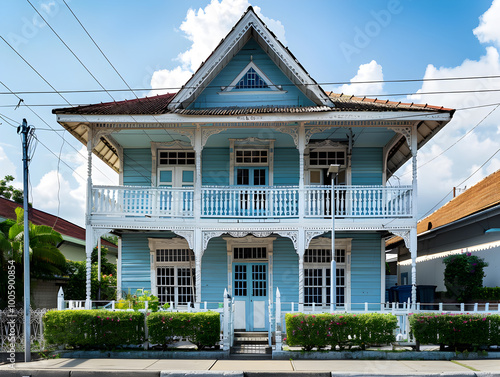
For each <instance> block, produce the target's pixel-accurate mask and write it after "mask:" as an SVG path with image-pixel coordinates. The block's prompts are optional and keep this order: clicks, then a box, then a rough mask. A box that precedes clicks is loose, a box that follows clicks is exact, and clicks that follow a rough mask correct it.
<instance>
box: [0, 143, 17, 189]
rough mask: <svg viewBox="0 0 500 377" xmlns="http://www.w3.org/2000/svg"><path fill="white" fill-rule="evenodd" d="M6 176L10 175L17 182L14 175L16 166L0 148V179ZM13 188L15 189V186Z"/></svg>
mask: <svg viewBox="0 0 500 377" xmlns="http://www.w3.org/2000/svg"><path fill="white" fill-rule="evenodd" d="M6 175H12V176H13V177H14V178H17V179H18V180H19V177H18V176H17V175H16V165H14V163H13V162H12V161H11V160H10V159H9V157H8V156H7V154H6V153H5V151H4V149H3V147H1V146H0V179H3V178H4V177H5V176H6ZM13 186H16V187H17V185H13Z"/></svg>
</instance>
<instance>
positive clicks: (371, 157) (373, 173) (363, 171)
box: [351, 148, 383, 185]
mask: <svg viewBox="0 0 500 377" xmlns="http://www.w3.org/2000/svg"><path fill="white" fill-rule="evenodd" d="M351 168H352V170H351V172H352V173H351V177H352V184H353V185H381V184H383V182H382V174H383V162H382V148H353V150H352V158H351Z"/></svg>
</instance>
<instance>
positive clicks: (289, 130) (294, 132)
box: [275, 126, 299, 148]
mask: <svg viewBox="0 0 500 377" xmlns="http://www.w3.org/2000/svg"><path fill="white" fill-rule="evenodd" d="M275 129H276V131H279V132H281V133H284V134H288V135H290V136H291V137H292V138H293V142H294V144H295V146H296V147H297V148H298V147H299V127H297V126H281V127H276V128H275Z"/></svg>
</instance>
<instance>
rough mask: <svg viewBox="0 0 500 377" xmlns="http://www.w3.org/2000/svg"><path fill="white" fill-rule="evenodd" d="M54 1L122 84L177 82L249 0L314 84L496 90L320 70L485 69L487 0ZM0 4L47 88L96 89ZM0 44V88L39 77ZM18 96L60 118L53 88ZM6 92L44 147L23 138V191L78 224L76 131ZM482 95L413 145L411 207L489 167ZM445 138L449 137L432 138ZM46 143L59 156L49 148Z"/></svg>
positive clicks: (460, 100) (59, 25) (491, 24)
mask: <svg viewBox="0 0 500 377" xmlns="http://www.w3.org/2000/svg"><path fill="white" fill-rule="evenodd" d="M30 1H31V3H32V4H33V6H34V7H35V8H36V9H38V10H39V11H40V13H41V14H42V15H44V17H45V18H46V20H47V21H48V23H49V24H50V25H51V26H52V27H53V28H54V30H55V31H56V32H57V33H58V34H59V35H60V36H61V38H62V39H63V40H64V41H65V42H66V43H67V44H68V45H69V46H70V48H71V49H72V50H73V51H74V53H75V54H76V55H77V56H78V57H79V58H80V59H81V60H82V61H83V62H84V64H85V65H86V66H87V68H88V69H89V70H90V71H91V72H92V74H94V76H95V77H96V78H97V79H98V80H99V82H101V84H102V85H103V86H104V87H105V88H107V89H117V88H124V84H123V82H122V81H121V80H120V78H119V77H118V76H117V75H116V73H115V72H114V71H113V70H112V68H111V67H110V66H109V65H108V63H107V62H106V61H105V60H104V58H103V57H102V56H101V55H100V53H99V51H98V50H97V49H96V47H95V46H94V45H93V44H92V42H91V41H90V39H89V38H88V37H87V36H86V35H85V33H84V31H83V29H82V28H81V27H80V25H78V23H77V22H76V20H75V19H74V18H73V16H72V15H71V13H70V12H69V10H68V8H67V7H66V5H65V4H64V2H63V1H62V0H44V1H40V0H30ZM66 2H67V3H68V5H69V6H70V7H71V9H72V10H73V11H74V13H75V14H76V15H77V16H78V18H79V19H80V21H81V22H82V23H83V25H84V26H85V27H86V29H87V30H88V31H89V33H90V34H91V35H92V37H93V38H94V39H95V40H96V42H97V43H98V44H99V46H100V47H101V49H102V50H103V51H104V52H105V54H106V55H107V57H108V58H109V60H110V61H111V62H112V63H113V64H114V66H115V67H116V69H117V70H118V71H119V72H120V74H121V75H122V76H123V77H124V78H125V80H126V81H127V83H128V84H129V85H130V86H131V87H132V88H144V89H150V88H152V87H154V88H158V87H176V86H178V85H180V84H182V83H183V81H185V78H187V77H189V76H190V75H191V73H192V72H193V70H194V69H196V67H197V66H198V65H199V63H200V62H201V61H203V60H205V58H206V57H207V56H208V53H209V52H210V51H211V50H212V48H213V47H215V46H216V45H217V43H218V42H219V41H220V39H221V38H223V37H224V36H225V35H226V34H227V32H228V31H229V30H230V28H231V27H232V26H233V25H234V23H235V22H236V21H237V20H238V19H239V17H240V16H241V14H242V13H243V11H244V10H245V9H246V8H247V7H248V5H249V4H251V5H253V6H254V7H255V8H256V10H257V12H258V13H259V14H260V15H261V16H262V17H263V19H264V22H266V24H267V25H268V26H269V28H270V29H271V30H273V31H274V32H275V33H276V35H277V36H278V38H280V40H282V42H284V44H285V45H287V46H288V47H289V48H290V50H291V51H292V53H293V54H294V55H295V56H296V58H297V59H298V60H299V62H300V63H301V64H302V65H303V66H304V67H305V69H306V70H307V71H308V72H309V74H310V75H311V76H312V77H313V78H314V79H315V80H316V81H317V82H319V83H322V84H324V85H323V87H324V89H327V90H337V91H342V92H345V93H353V94H357V95H365V94H366V95H374V96H376V97H379V98H390V99H397V100H403V101H410V102H412V101H414V102H423V103H432V104H435V105H445V106H450V107H454V108H464V107H470V106H477V105H482V104H492V103H500V94H499V93H496V92H494V93H486V94H484V93H483V94H478V93H476V94H464V95H457V94H452V95H416V96H411V97H407V96H400V97H382V96H383V95H387V94H393V93H415V92H417V91H418V90H421V91H424V92H428V91H446V90H469V89H472V90H474V89H484V88H494V87H495V85H496V84H497V81H498V79H497V80H494V79H489V80H467V81H456V82H426V83H425V84H423V83H422V82H414V83H400V84H395V83H386V84H378V85H374V84H372V85H345V86H340V85H328V84H326V83H337V82H348V81H350V80H351V79H355V78H358V79H362V80H374V79H385V80H392V79H421V78H424V77H425V78H439V77H450V76H454V77H456V76H477V75H499V74H500V58H499V56H498V55H499V54H498V49H499V46H500V2H498V1H497V2H494V3H492V1H491V0H490V1H485V0H476V1H451V0H450V1H444V0H443V1H430V0H429V1H427V0H419V1H416V0H413V1H409V0H408V1H403V0H401V1H398V0H380V1H378V0H377V1H373V0H371V1H368V0H367V1H334V0H323V1H321V0H312V1H309V2H307V5H306V2H304V1H293V0H287V1H285V0H272V1H269V0H267V1H250V2H249V0H219V1H217V0H214V1H212V2H209V1H182V2H180V1H164V0H162V1H153V0H150V1H147V2H138V1H89V0H87V1H83V0H71V1H68V0H66ZM2 5H3V11H2V14H1V16H0V18H1V22H0V35H1V36H2V37H3V38H4V39H5V40H7V41H8V42H9V43H10V44H11V45H12V46H13V47H14V48H15V49H16V50H17V51H18V52H19V54H21V55H22V56H23V57H24V58H25V59H26V60H27V61H28V62H29V63H30V64H32V65H33V66H34V68H36V69H37V70H38V71H39V72H40V73H41V74H42V75H43V76H44V77H45V79H46V80H47V81H48V82H49V83H50V84H51V85H52V86H54V87H55V88H56V89H57V90H91V89H99V85H98V83H97V82H96V81H94V79H92V77H91V76H90V75H89V74H88V73H87V72H86V71H85V69H84V68H83V67H82V66H81V65H80V64H79V63H78V61H77V60H76V59H75V58H74V57H73V56H72V55H71V53H70V52H69V51H68V50H67V49H66V47H64V45H63V44H62V43H61V42H60V41H59V40H58V39H57V37H56V36H55V35H54V34H53V32H52V31H51V30H50V29H49V27H48V26H47V25H45V24H44V23H43V21H42V20H41V19H40V18H39V16H37V14H36V13H35V11H34V9H33V8H32V7H31V6H30V4H29V3H28V1H23V0H4V1H3V2H2ZM483 15H484V16H483ZM481 17H482V19H481ZM480 25H481V26H480ZM478 26H480V27H479V28H478ZM477 28H478V29H477ZM474 30H476V31H475V32H474ZM181 54H182V55H181ZM0 56H1V59H0V81H1V82H3V83H4V84H5V85H7V86H8V87H9V88H10V89H12V90H13V91H46V90H50V87H49V86H48V85H47V84H46V83H45V82H44V81H43V80H42V79H41V78H40V77H38V76H37V74H36V73H34V72H33V70H32V69H31V68H29V67H28V66H27V65H26V64H25V63H24V62H23V61H22V60H21V58H20V57H19V56H17V55H16V53H15V52H13V51H12V49H11V48H10V47H9V46H8V45H7V44H6V43H5V42H4V41H2V40H0ZM6 91H7V90H6V89H5V88H4V87H3V86H2V85H1V84H0V92H6ZM147 93H148V91H143V92H138V93H137V94H138V95H139V96H140V95H145V94H147ZM155 93H156V92H155ZM20 97H22V98H23V99H24V103H25V104H28V105H53V106H40V107H38V106H34V107H32V109H33V110H34V111H35V112H36V113H37V114H38V115H39V116H40V117H41V118H42V119H43V120H44V121H45V122H47V123H48V124H49V125H50V127H52V128H54V129H55V130H58V131H60V130H61V127H60V126H59V125H58V124H57V123H56V121H55V116H54V115H52V114H51V109H52V108H53V107H65V106H67V104H66V102H65V101H64V100H63V99H62V98H61V97H60V96H58V95H56V94H22V95H20ZM64 97H65V98H66V99H67V100H68V101H69V102H70V103H71V104H87V103H98V102H107V101H110V100H111V98H110V97H109V96H108V95H107V94H106V93H103V92H100V93H79V94H67V95H66V94H65V95H64ZM113 97H114V98H115V99H116V100H120V99H126V98H128V99H130V98H134V96H133V95H132V93H130V92H118V93H113ZM17 102H18V100H17V98H16V97H15V96H13V95H5V94H1V95H0V115H1V116H7V117H9V118H11V119H13V120H14V121H15V122H12V121H10V122H12V123H20V122H21V121H22V119H23V118H27V119H28V121H29V123H30V124H32V125H34V126H35V127H36V128H37V131H36V134H37V136H38V138H39V140H40V142H41V143H43V144H44V145H45V146H47V147H48V148H49V149H50V150H51V151H52V153H53V154H52V153H51V152H49V151H48V150H47V149H45V147H43V146H42V145H41V144H39V145H38V147H37V149H36V151H35V155H34V158H33V161H32V163H31V186H32V189H33V190H32V192H33V197H32V198H30V200H31V201H32V202H33V204H34V206H35V207H36V208H39V209H42V210H45V211H47V212H50V213H54V214H59V215H61V216H62V217H64V218H67V219H68V220H70V221H73V222H76V223H78V224H80V225H81V224H83V221H84V218H83V213H84V212H83V208H84V199H83V195H84V193H85V189H84V187H85V185H84V181H83V179H82V178H81V177H86V166H85V160H84V158H83V156H82V155H81V154H79V153H78V152H80V153H83V154H84V152H83V149H82V145H81V144H79V143H78V142H77V141H76V140H75V139H74V138H73V137H72V136H70V135H68V134H66V133H63V132H54V131H48V130H47V129H49V126H47V125H46V124H44V123H43V121H42V120H41V119H39V118H38V117H37V115H35V114H33V113H32V112H31V111H30V110H29V109H27V108H26V107H24V106H21V107H20V108H18V109H14V107H12V106H13V105H15V104H17ZM493 109H494V107H487V108H482V109H479V110H460V111H458V112H457V115H456V119H455V120H453V121H452V122H451V123H450V124H449V125H448V126H447V127H446V128H445V129H444V130H443V131H442V132H440V133H439V134H438V135H437V136H436V137H435V138H434V140H433V141H432V142H431V143H429V144H428V145H426V146H425V147H424V148H423V149H422V150H421V152H420V153H419V162H420V164H424V163H426V162H427V161H431V162H429V163H427V164H426V165H424V166H422V167H421V168H420V169H419V177H420V182H419V183H420V190H419V194H420V204H419V214H420V216H423V215H425V214H426V213H427V212H428V211H429V210H431V209H432V208H433V207H434V206H435V205H436V204H437V203H438V202H440V201H441V199H443V198H446V199H449V198H450V196H449V195H447V193H448V192H449V191H450V190H451V189H452V187H453V186H456V185H458V184H461V183H462V181H464V180H465V179H467V178H468V179H467V180H466V181H465V182H464V183H463V184H461V187H464V186H467V187H470V185H471V184H473V183H475V182H477V181H478V180H480V179H481V178H483V177H485V176H486V175H488V174H491V173H492V172H494V171H496V170H497V169H498V168H500V158H499V157H498V156H494V157H493V158H492V159H491V160H489V161H488V162H487V163H486V164H485V165H484V166H483V167H481V165H482V164H483V163H484V162H485V161H487V160H488V158H489V157H491V156H492V155H493V154H494V153H495V151H497V150H498V149H499V148H500V141H498V140H499V139H500V138H499V135H498V134H499V127H498V124H499V121H500V116H498V115H497V114H496V111H495V112H493V113H492V114H491V115H488V113H489V112H490V111H491V110H493ZM499 111H500V110H499ZM487 115H488V117H487V118H486V119H485V120H484V121H483V122H482V123H481V124H480V125H479V126H477V127H476V128H475V129H474V130H473V131H472V132H471V133H470V134H467V132H468V131H470V130H471V129H472V128H473V127H474V126H476V125H477V124H478V122H479V121H480V120H481V119H482V118H484V117H485V116H487ZM7 120H8V119H7ZM0 122H2V124H1V125H0V176H2V177H3V176H5V175H6V174H11V175H14V176H15V177H16V178H17V180H16V185H17V186H18V187H21V186H22V182H21V176H22V169H21V144H20V140H19V136H18V135H17V134H16V130H15V128H14V127H12V126H10V125H8V122H7V121H5V120H2V119H0ZM466 134H467V136H465V137H464V135H466ZM462 137H464V138H463V139H462V140H460V138H462ZM63 138H64V139H65V140H64V141H63ZM454 143H456V144H455V145H454ZM451 145H454V146H453V147H452V148H451V149H449V150H448V151H446V149H447V148H449V147H450V146H451ZM444 151H446V152H444ZM54 154H55V156H54ZM59 155H60V156H61V157H62V158H63V160H64V161H65V162H66V163H67V164H68V165H70V166H71V168H72V169H73V170H72V169H70V168H69V167H67V166H66V165H65V164H64V163H59V162H58V158H57V156H59ZM94 161H95V165H96V171H95V172H96V174H95V176H94V181H95V182H96V183H99V184H117V181H118V180H117V177H116V176H115V175H114V174H113V173H110V170H109V169H108V168H107V167H106V166H104V164H102V163H100V161H98V160H97V158H95V159H94ZM476 170H478V171H477V172H476V173H475V174H473V175H472V173H474V172H475V171H476ZM101 172H102V173H104V174H102V173H101ZM471 175H472V176H471ZM397 176H398V177H399V178H400V182H401V183H407V182H408V179H409V178H410V176H411V175H410V174H409V173H408V167H403V168H402V169H400V171H399V172H398V173H397ZM469 176H471V177H470V178H469ZM395 183H398V181H397V179H396V180H395ZM55 188H56V189H55ZM446 199H445V200H446ZM443 203H444V202H441V204H443Z"/></svg>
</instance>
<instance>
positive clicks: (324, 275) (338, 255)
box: [304, 248, 346, 307]
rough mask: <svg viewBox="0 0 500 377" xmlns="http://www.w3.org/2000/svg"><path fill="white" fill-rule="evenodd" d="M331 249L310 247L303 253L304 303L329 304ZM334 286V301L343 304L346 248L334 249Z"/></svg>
mask: <svg viewBox="0 0 500 377" xmlns="http://www.w3.org/2000/svg"><path fill="white" fill-rule="evenodd" d="M331 261H332V253H331V249H327V248H312V249H307V250H306V252H305V254H304V304H305V306H312V305H313V304H314V305H315V306H318V307H326V306H328V305H330V302H331V301H330V289H331ZM335 261H336V287H335V290H336V292H335V295H336V299H335V303H336V305H338V306H344V303H345V290H346V275H345V274H346V250H345V249H340V248H339V249H335Z"/></svg>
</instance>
